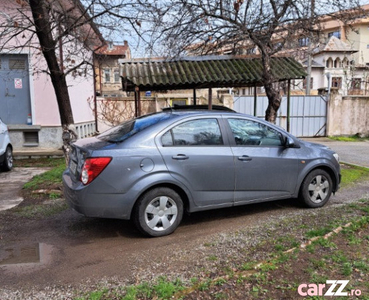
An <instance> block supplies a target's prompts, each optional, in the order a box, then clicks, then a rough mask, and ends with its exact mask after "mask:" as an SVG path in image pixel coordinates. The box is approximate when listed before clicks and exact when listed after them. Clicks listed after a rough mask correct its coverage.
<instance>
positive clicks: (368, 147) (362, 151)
mask: <svg viewBox="0 0 369 300" xmlns="http://www.w3.org/2000/svg"><path fill="white" fill-rule="evenodd" d="M303 140H304V141H308V142H312V143H319V144H323V145H326V146H328V147H329V148H331V149H333V150H334V151H336V152H337V153H338V155H339V156H340V159H341V161H342V162H345V163H350V164H354V165H358V166H363V167H368V168H369V141H362V142H340V141H334V140H330V139H328V138H304V139H303Z"/></svg>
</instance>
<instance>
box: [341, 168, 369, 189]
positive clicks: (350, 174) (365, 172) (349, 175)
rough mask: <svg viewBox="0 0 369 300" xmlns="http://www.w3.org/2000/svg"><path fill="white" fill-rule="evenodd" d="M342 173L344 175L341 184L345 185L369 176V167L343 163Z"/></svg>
mask: <svg viewBox="0 0 369 300" xmlns="http://www.w3.org/2000/svg"><path fill="white" fill-rule="evenodd" d="M341 175H342V182H341V186H342V187H345V186H348V185H350V184H352V183H355V182H357V181H358V180H361V179H364V178H368V177H369V168H365V167H358V166H350V165H346V164H345V165H342V168H341Z"/></svg>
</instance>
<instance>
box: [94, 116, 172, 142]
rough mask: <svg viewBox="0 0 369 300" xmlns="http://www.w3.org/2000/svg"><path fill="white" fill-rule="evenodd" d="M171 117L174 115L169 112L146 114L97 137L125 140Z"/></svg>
mask: <svg viewBox="0 0 369 300" xmlns="http://www.w3.org/2000/svg"><path fill="white" fill-rule="evenodd" d="M171 117H173V115H172V114H167V113H159V114H152V115H146V116H143V117H140V118H137V119H134V120H130V121H127V122H124V123H122V124H120V125H118V126H116V127H113V128H111V129H109V130H107V131H105V132H104V133H102V134H99V135H98V136H97V138H99V139H101V140H103V141H107V142H113V143H119V142H123V141H125V140H126V139H128V138H129V137H131V136H132V135H135V134H136V133H138V132H140V131H142V130H144V129H146V128H148V127H150V126H153V125H155V124H157V123H159V122H161V121H165V120H167V119H169V118H171Z"/></svg>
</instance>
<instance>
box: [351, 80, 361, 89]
mask: <svg viewBox="0 0 369 300" xmlns="http://www.w3.org/2000/svg"><path fill="white" fill-rule="evenodd" d="M351 89H352V90H361V78H353V79H352V81H351Z"/></svg>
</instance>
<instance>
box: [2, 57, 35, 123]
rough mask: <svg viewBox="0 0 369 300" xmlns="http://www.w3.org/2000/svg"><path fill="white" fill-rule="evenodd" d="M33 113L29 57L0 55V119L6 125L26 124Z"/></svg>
mask: <svg viewBox="0 0 369 300" xmlns="http://www.w3.org/2000/svg"><path fill="white" fill-rule="evenodd" d="M30 113H31V101H30V85H29V72H28V56H27V55H24V54H2V55H0V117H1V119H2V120H3V121H4V123H6V124H25V123H26V121H27V115H28V114H30Z"/></svg>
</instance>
